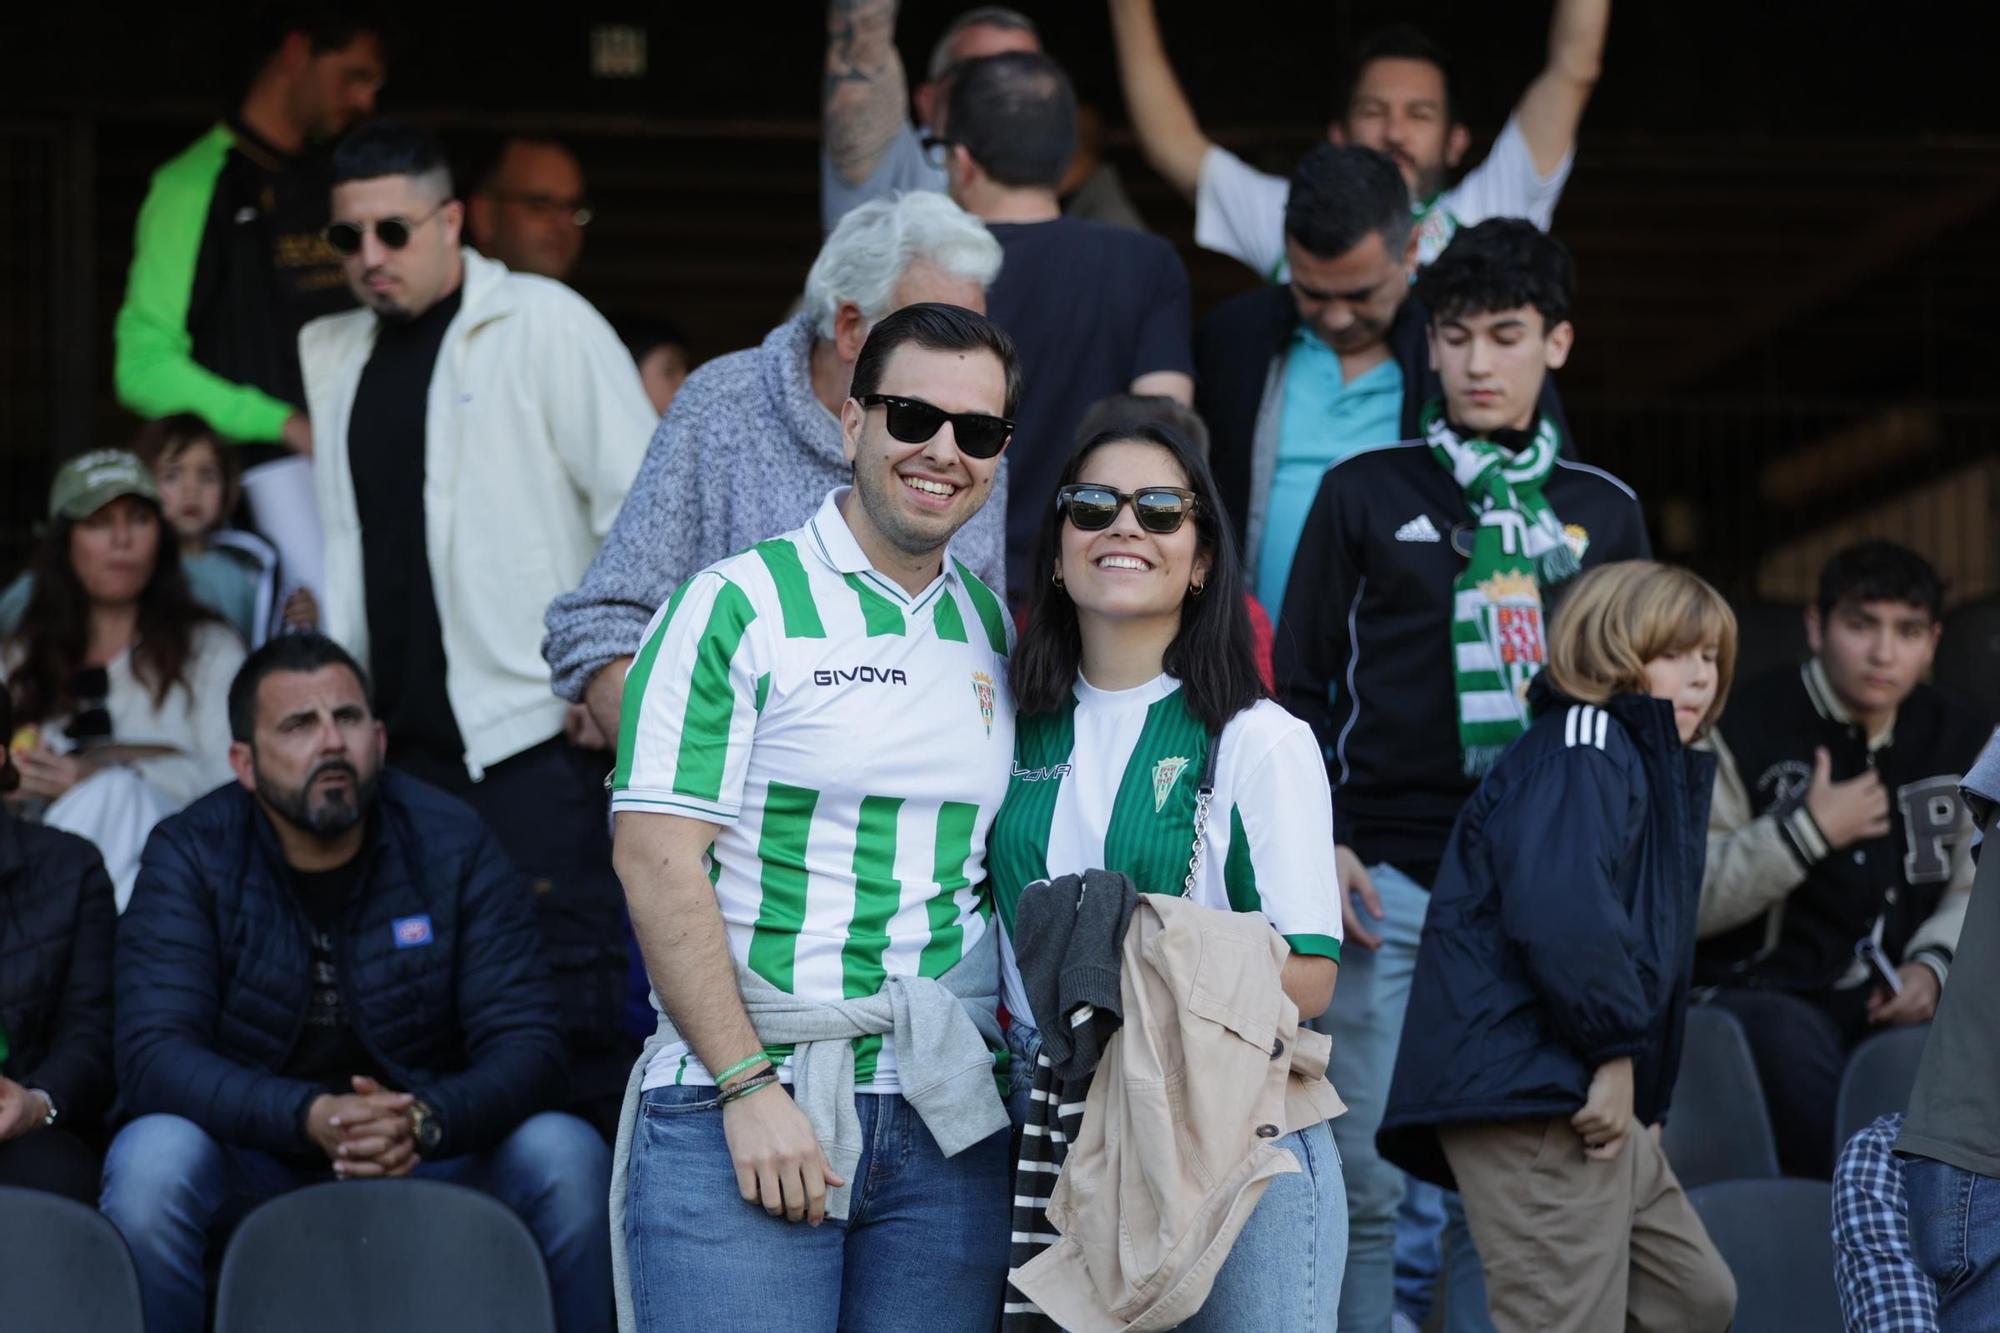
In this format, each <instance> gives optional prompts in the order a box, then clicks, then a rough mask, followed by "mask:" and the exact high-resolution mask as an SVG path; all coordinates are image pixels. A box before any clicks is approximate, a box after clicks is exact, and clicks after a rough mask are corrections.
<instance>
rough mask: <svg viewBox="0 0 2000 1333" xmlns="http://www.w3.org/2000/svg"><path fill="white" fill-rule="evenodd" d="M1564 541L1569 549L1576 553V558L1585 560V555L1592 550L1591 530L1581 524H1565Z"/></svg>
mask: <svg viewBox="0 0 2000 1333" xmlns="http://www.w3.org/2000/svg"><path fill="white" fill-rule="evenodd" d="M1563 540H1564V541H1565V542H1568V543H1569V549H1570V550H1572V551H1574V552H1576V558H1577V559H1579V560H1581V559H1583V553H1584V552H1585V551H1588V550H1589V549H1590V530H1589V529H1588V528H1586V527H1584V526H1583V525H1582V524H1581V523H1565V524H1563Z"/></svg>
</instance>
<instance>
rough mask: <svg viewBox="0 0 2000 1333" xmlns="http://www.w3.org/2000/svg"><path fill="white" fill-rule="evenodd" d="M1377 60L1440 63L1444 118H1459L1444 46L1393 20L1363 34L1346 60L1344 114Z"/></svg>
mask: <svg viewBox="0 0 2000 1333" xmlns="http://www.w3.org/2000/svg"><path fill="white" fill-rule="evenodd" d="M1378 60H1421V61H1423V62H1424V63H1425V64H1427V65H1435V66H1437V71H1438V75H1439V76H1440V77H1441V78H1442V79H1443V81H1444V121H1445V124H1447V125H1450V124H1452V123H1454V122H1455V121H1457V119H1458V113H1457V111H1456V110H1455V108H1454V106H1453V103H1452V97H1451V59H1450V57H1448V56H1447V55H1446V54H1445V50H1444V48H1443V47H1442V46H1440V45H1438V44H1437V43H1436V42H1435V41H1433V40H1432V39H1431V37H1430V34H1428V33H1426V32H1424V31H1423V30H1422V29H1419V28H1415V27H1412V26H1411V25H1409V24H1407V23H1393V24H1391V25H1389V26H1388V27H1386V28H1377V29H1376V30H1375V31H1374V32H1371V33H1369V34H1368V35H1367V36H1366V37H1363V38H1362V39H1361V41H1360V43H1359V44H1358V45H1356V46H1355V48H1354V56H1353V58H1352V59H1351V60H1349V61H1348V63H1347V96H1346V97H1344V98H1342V99H1341V103H1340V105H1341V114H1343V115H1345V114H1346V110H1347V108H1348V107H1349V106H1350V105H1352V104H1353V102H1354V91H1355V89H1357V88H1359V87H1360V86H1361V75H1362V73H1363V71H1365V70H1366V69H1367V68H1368V67H1369V66H1370V65H1372V64H1374V63H1375V62H1376V61H1378Z"/></svg>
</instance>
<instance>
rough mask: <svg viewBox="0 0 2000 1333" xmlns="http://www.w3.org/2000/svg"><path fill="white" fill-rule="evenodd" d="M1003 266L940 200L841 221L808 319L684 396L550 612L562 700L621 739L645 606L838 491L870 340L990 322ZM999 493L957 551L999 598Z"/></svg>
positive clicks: (994, 249) (816, 265)
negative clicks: (951, 321)
mask: <svg viewBox="0 0 2000 1333" xmlns="http://www.w3.org/2000/svg"><path fill="white" fill-rule="evenodd" d="M999 270H1000V246H999V244H998V243H997V242H996V241H995V240H994V239H993V237H992V235H991V234H989V233H988V232H987V230H986V228H985V227H983V226H981V225H980V223H979V220H978V219H977V218H975V217H972V216H971V215H970V214H968V213H966V212H965V211H964V210H963V209H961V208H959V207H958V206H957V205H956V204H954V203H952V202H951V200H949V199H947V198H945V197H944V196H943V195H941V194H928V193H913V194H906V195H903V196H902V197H900V198H897V199H877V200H874V201H872V202H870V203H866V204H863V205H861V206H860V207H859V208H856V209H855V210H854V211H852V212H851V213H849V214H848V215H847V216H846V217H844V218H842V219H841V220H840V225H839V226H837V227H835V228H834V229H833V235H831V236H829V237H827V239H826V244H825V245H823V246H821V247H820V252H819V257H818V258H817V259H815V260H814V261H813V266H812V271H811V272H809V273H808V274H807V275H806V293H805V308H804V309H803V310H801V311H800V312H799V313H798V314H796V315H794V316H793V317H792V318H790V319H788V320H786V321H785V322H784V323H782V324H780V325H779V326H778V327H777V328H775V329H773V330H771V332H770V333H769V334H768V335H766V337H765V338H764V341H763V343H762V344H761V345H759V346H757V347H752V348H748V349H746V350H744V351H740V352H732V353H730V354H729V355H727V356H721V357H717V358H715V359H714V360H713V361H709V362H706V363H704V364H703V365H702V367H701V368H700V369H699V370H696V371H695V372H694V373H693V374H691V375H689V376H688V378H687V382H686V383H685V384H684V385H682V386H681V391H680V393H679V394H678V395H676V396H675V398H674V405H673V410H672V411H670V412H668V413H667V415H666V417H665V418H664V419H663V420H662V421H661V422H660V427H659V430H658V431H657V432H656V433H655V434H654V436H653V442H652V444H651V445H649V446H648V447H647V450H646V461H645V464H644V466H642V467H641V468H640V470H639V479H638V481H637V482H635V483H634V484H633V487H632V494H631V496H630V497H629V498H628V499H627V500H626V501H625V506H624V508H623V509H621V510H620V511H619V513H618V521H617V523H616V524H614V525H613V526H612V529H611V535H610V536H608V537H606V538H605V540H604V546H603V549H602V550H600V551H599V552H598V554H597V558H596V559H595V560H593V561H591V564H590V570H589V572H588V573H587V574H586V575H585V576H584V579H583V583H582V586H581V587H579V588H577V589H576V590H575V591H574V592H567V593H564V594H563V595H562V596H561V597H558V598H557V599H556V600H555V601H554V602H553V603H551V604H550V606H549V611H548V637H547V638H546V639H545V640H544V641H543V643H542V653H543V656H545V657H546V658H547V659H548V663H549V668H550V670H551V672H552V673H553V677H554V683H555V690H556V693H558V694H560V695H562V696H563V697H564V698H565V699H574V700H577V701H578V702H580V703H582V704H584V705H585V706H586V707H587V708H588V709H589V711H590V716H591V718H592V719H593V720H594V721H595V722H596V724H597V725H598V727H600V728H601V729H602V730H603V732H604V734H605V735H607V736H616V735H617V734H618V723H619V706H620V701H621V700H622V698H623V695H624V687H625V670H626V667H627V666H629V665H630V664H631V662H632V657H633V654H635V653H637V652H638V651H639V646H640V644H642V643H643V642H645V638H646V624H647V621H648V620H650V619H651V617H652V614H653V611H654V609H655V608H656V607H658V606H659V605H660V603H661V602H664V601H665V600H666V599H667V597H668V596H669V595H670V594H671V593H672V592H673V590H674V589H675V588H677V587H679V586H680V585H681V583H682V582H683V581H684V580H686V579H687V578H688V576H690V575H691V574H693V573H695V572H696V571H697V570H699V569H701V568H702V567H703V566H704V565H710V564H713V563H714V562H716V561H717V560H720V559H722V558H723V557H724V556H727V555H730V554H733V553H734V552H737V551H740V550H742V549H743V548H745V547H746V546H749V545H750V544H751V543H753V542H760V541H762V540H764V539H765V538H766V537H769V536H771V535H772V534H773V533H779V532H786V531H789V530H790V529H792V528H796V527H797V526H799V524H801V523H803V522H805V521H806V520H807V519H809V518H811V517H812V515H813V512H814V510H815V509H816V508H817V507H818V506H819V503H820V501H821V500H822V499H824V498H825V496H826V493H827V491H829V490H831V489H832V488H833V487H835V486H839V485H843V484H845V483H846V481H847V476H848V464H847V458H846V456H845V453H844V452H843V446H842V443H841V437H840V413H841V411H842V410H843V408H844V406H845V404H846V402H847V398H848V381H849V380H850V378H851V377H852V376H853V374H854V367H855V359H856V358H857V357H858V356H860V354H861V348H862V345H863V343H864V341H865V340H866V339H867V337H868V334H869V331H870V330H871V329H873V328H875V327H876V326H877V325H878V324H879V323H880V322H881V321H882V320H883V319H885V318H887V317H888V316H889V315H890V314H892V313H893V312H895V311H897V310H900V309H902V308H904V307H905V306H910V305H914V304H917V303H918V302H922V301H942V302H947V303H949V304H951V305H956V306H963V307H965V308H966V309H969V310H984V309H985V308H986V284H987V283H989V282H991V281H992V280H993V275H994V274H995V273H997V272H999ZM877 415H878V416H879V415H880V413H878V414H877ZM1006 491H1007V479H1006V474H1005V473H1004V472H1002V473H1001V474H1000V477H999V480H998V482H997V483H996V491H995V494H994V496H993V498H992V502H991V503H990V504H987V505H985V506H984V507H983V508H981V509H980V511H979V512H978V513H977V514H975V515H974V516H973V517H972V518H971V519H970V520H969V521H968V523H967V524H966V528H965V531H964V532H963V533H962V534H961V535H960V537H959V540H958V544H957V546H956V548H955V549H956V550H957V552H958V556H959V558H960V559H961V560H963V561H965V563H966V565H967V566H969V567H970V568H971V570H972V572H973V573H974V574H977V575H978V576H979V577H980V578H981V579H984V580H985V581H986V583H987V584H988V585H989V586H991V587H993V588H995V589H997V590H1002V591H1004V587H1003V583H1002V579H1003V576H1004V570H1005V566H1004V547H1005V540H1006V533H1005V522H1006V517H1007V515H1006V503H1005V502H1006Z"/></svg>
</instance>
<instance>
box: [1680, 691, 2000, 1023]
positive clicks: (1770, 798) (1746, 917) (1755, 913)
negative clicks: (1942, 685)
mask: <svg viewBox="0 0 2000 1333" xmlns="http://www.w3.org/2000/svg"><path fill="white" fill-rule="evenodd" d="M1990 731H1991V727H1990V725H1989V724H1988V723H1986V722H1983V721H1981V720H1979V719H1977V718H1975V717H1973V716H1972V715H1971V714H1970V713H1968V712H1967V711H1965V710H1964V709H1963V708H1961V707H1959V706H1958V705H1957V704H1956V703H1954V702H1952V701H1951V700H1950V699H1947V698H1946V697H1945V696H1943V695H1941V694H1939V693H1938V692H1937V691H1936V690H1934V689H1932V688H1931V687H1930V686H1928V685H1919V686H1917V688H1916V691H1915V692H1914V693H1913V694H1911V695H1910V697H1909V698H1908V699H1906V700H1904V701H1903V706H1902V707H1901V708H1899V709H1897V710H1896V720H1895V724H1894V726H1893V728H1892V730H1891V733H1890V737H1889V740H1888V743H1886V744H1884V745H1882V746H1880V747H1878V748H1876V749H1873V750H1871V749H1870V748H1869V745H1868V738H1867V737H1866V736H1865V735H1863V734H1862V729H1861V728H1860V727H1859V726H1857V725H1856V724H1855V723H1853V722H1851V721H1849V720H1848V718H1847V716H1846V714H1845V712H1844V710H1842V708H1841V707H1840V704H1839V702H1838V701H1837V700H1836V699H1835V698H1834V696H1833V693H1832V689H1831V687H1830V686H1828V684H1827V683H1826V679H1825V676H1824V673H1822V672H1821V671H1820V670H1819V669H1818V668H1817V664H1816V663H1813V662H1810V661H1808V662H1807V663H1806V664H1805V665H1804V666H1803V667H1784V668H1782V669H1780V670H1778V671H1776V672H1773V673H1771V674H1770V675H1767V676H1764V677H1761V678H1760V679H1758V680H1755V681H1752V682H1751V683H1750V684H1748V685H1746V686H1744V687H1743V688H1742V689H1741V690H1738V691H1737V692H1736V693H1735V695H1734V696H1733V697H1732V698H1731V699H1730V701H1729V710H1728V712H1726V713H1725V714H1724V715H1723V719H1722V726H1721V736H1720V738H1719V739H1720V742H1721V743H1720V744H1718V745H1717V746H1716V749H1717V751H1718V754H1719V757H1720V759H1721V763H1722V769H1721V775H1720V776H1719V777H1718V779H1717V784H1716V808H1715V813H1714V818H1713V819H1712V821H1711V823H1710V827H1709V857H1708V860H1709V866H1708V871H1707V875H1706V877H1705V879H1704V882H1703V885H1702V922H1701V929H1702V936H1703V938H1702V943H1701V947H1700V950H1699V951H1698V952H1697V954H1696V962H1695V977H1696V980H1697V981H1698V982H1700V983H1702V984H1705V985H1748V986H1759V987H1772V988H1777V989H1785V990H1801V991H1806V990H1821V989H1825V988H1827V987H1830V986H1833V985H1834V984H1836V983H1837V982H1840V981H1841V980H1843V978H1845V977H1847V976H1848V975H1850V974H1852V975H1855V976H1857V977H1858V976H1860V975H1862V974H1861V973H1860V970H1859V969H1858V968H1857V966H1856V963H1855V953H1854V949H1855V945H1856V944H1858V943H1859V942H1860V941H1861V940H1863V939H1864V938H1867V937H1869V936H1870V935H1872V934H1873V932H1874V929H1875V922H1876V920H1877V918H1880V919H1881V921H1882V940H1881V942H1882V948H1883V950H1884V951H1885V952H1886V953H1887V954H1888V956H1889V959H1890V961H1892V962H1894V963H1897V964H1901V963H1904V962H1908V961H1913V960H1914V959H1915V958H1916V957H1917V956H1918V955H1920V954H1923V955H1928V956H1929V957H1931V958H1932V959H1933V960H1934V966H1936V967H1937V970H1938V971H1939V973H1940V976H1942V974H1943V973H1944V971H1945V969H1947V968H1948V967H1949V966H1950V963H1951V956H1952V952H1953V950H1954V949H1955V948H1956V947H1957V943H1958V926H1959V923H1960V922H1961V921H1962V919H1963V914H1964V907H1963V899H1962V898H1958V899H1952V900H1948V899H1947V897H1946V892H1945V891H1946V889H1947V888H1949V887H1950V886H1951V885H1952V883H1953V882H1954V879H1957V880H1958V881H1960V882H1963V883H1968V884H1969V883H1970V880H1971V867H1970V864H1969V861H1968V857H1967V855H1966V849H1967V839H1968V838H1969V837H1970V836H1971V833H1972V823H1971V820H1970V818H1969V817H1968V815H1967V813H1966V807H1965V800H1964V797H1963V796H1962V795H1961V794H1960V792H1959V783H1960V781H1961V780H1962V778H1963V775H1964V773H1965V771H1966V769H1967V768H1969V767H1970V766H1971V764H1972V761H1973V760H1974V759H1976V758H1978V756H1979V750H1980V747H1981V746H1982V745H1984V744H1985V742H1986V738H1987V736H1988V735H1989V733H1990ZM1821 746H1824V747H1826V751H1827V754H1828V757H1829V758H1830V759H1831V761H1832V776H1833V780H1834V781H1835V782H1841V781H1845V780H1846V779H1848V778H1852V777H1857V776H1859V775H1860V774H1861V773H1862V772H1864V771H1866V770H1867V769H1869V768H1873V769H1874V770H1875V771H1876V773H1877V774H1879V775H1880V777H1881V779H1882V784H1883V786H1885V787H1886V788H1888V791H1889V832H1888V835H1887V836H1885V837H1881V838H1876V839H1873V840H1871V841H1868V842H1862V843H1857V844H1855V845H1854V846H1852V847H1848V848H1843V849H1841V850H1839V851H1835V850H1834V849H1832V848H1830V847H1829V846H1828V845H1827V843H1826V840H1825V838H1824V837H1823V836H1822V835H1821V834H1820V832H1819V828H1818V826H1817V825H1815V824H1814V823H1813V819H1812V815H1811V813H1810V812H1809V811H1808V810H1807V809H1806V808H1805V798H1806V789H1807V787H1808V785H1809V784H1810V783H1811V781H1812V772H1813V751H1814V750H1816V749H1818V748H1819V747H1821Z"/></svg>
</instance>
